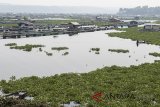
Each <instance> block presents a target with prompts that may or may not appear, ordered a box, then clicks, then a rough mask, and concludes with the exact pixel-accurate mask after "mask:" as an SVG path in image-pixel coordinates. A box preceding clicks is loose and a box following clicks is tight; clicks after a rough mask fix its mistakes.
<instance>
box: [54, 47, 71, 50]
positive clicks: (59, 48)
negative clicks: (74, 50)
mask: <svg viewBox="0 0 160 107" xmlns="http://www.w3.org/2000/svg"><path fill="white" fill-rule="evenodd" d="M51 49H52V50H57V51H61V50H68V49H69V48H68V47H52V48H51Z"/></svg>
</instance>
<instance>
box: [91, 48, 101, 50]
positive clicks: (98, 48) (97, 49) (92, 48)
mask: <svg viewBox="0 0 160 107" xmlns="http://www.w3.org/2000/svg"><path fill="white" fill-rule="evenodd" d="M91 51H100V48H91Z"/></svg>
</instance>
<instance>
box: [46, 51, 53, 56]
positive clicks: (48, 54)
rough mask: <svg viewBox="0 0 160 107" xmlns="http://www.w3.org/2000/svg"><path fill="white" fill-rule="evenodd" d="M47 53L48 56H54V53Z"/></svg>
mask: <svg viewBox="0 0 160 107" xmlns="http://www.w3.org/2000/svg"><path fill="white" fill-rule="evenodd" d="M45 53H46V55H47V56H52V55H53V54H52V53H49V52H47V51H45Z"/></svg>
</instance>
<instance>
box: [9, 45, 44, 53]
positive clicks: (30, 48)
mask: <svg viewBox="0 0 160 107" xmlns="http://www.w3.org/2000/svg"><path fill="white" fill-rule="evenodd" d="M39 47H44V45H31V44H26V45H24V46H11V47H10V49H18V50H23V51H28V52H30V51H32V48H39Z"/></svg>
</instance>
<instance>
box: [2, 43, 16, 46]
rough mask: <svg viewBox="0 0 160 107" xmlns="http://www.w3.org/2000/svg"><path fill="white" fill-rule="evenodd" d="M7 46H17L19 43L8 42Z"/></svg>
mask: <svg viewBox="0 0 160 107" xmlns="http://www.w3.org/2000/svg"><path fill="white" fill-rule="evenodd" d="M5 46H17V43H8V44H5Z"/></svg>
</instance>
